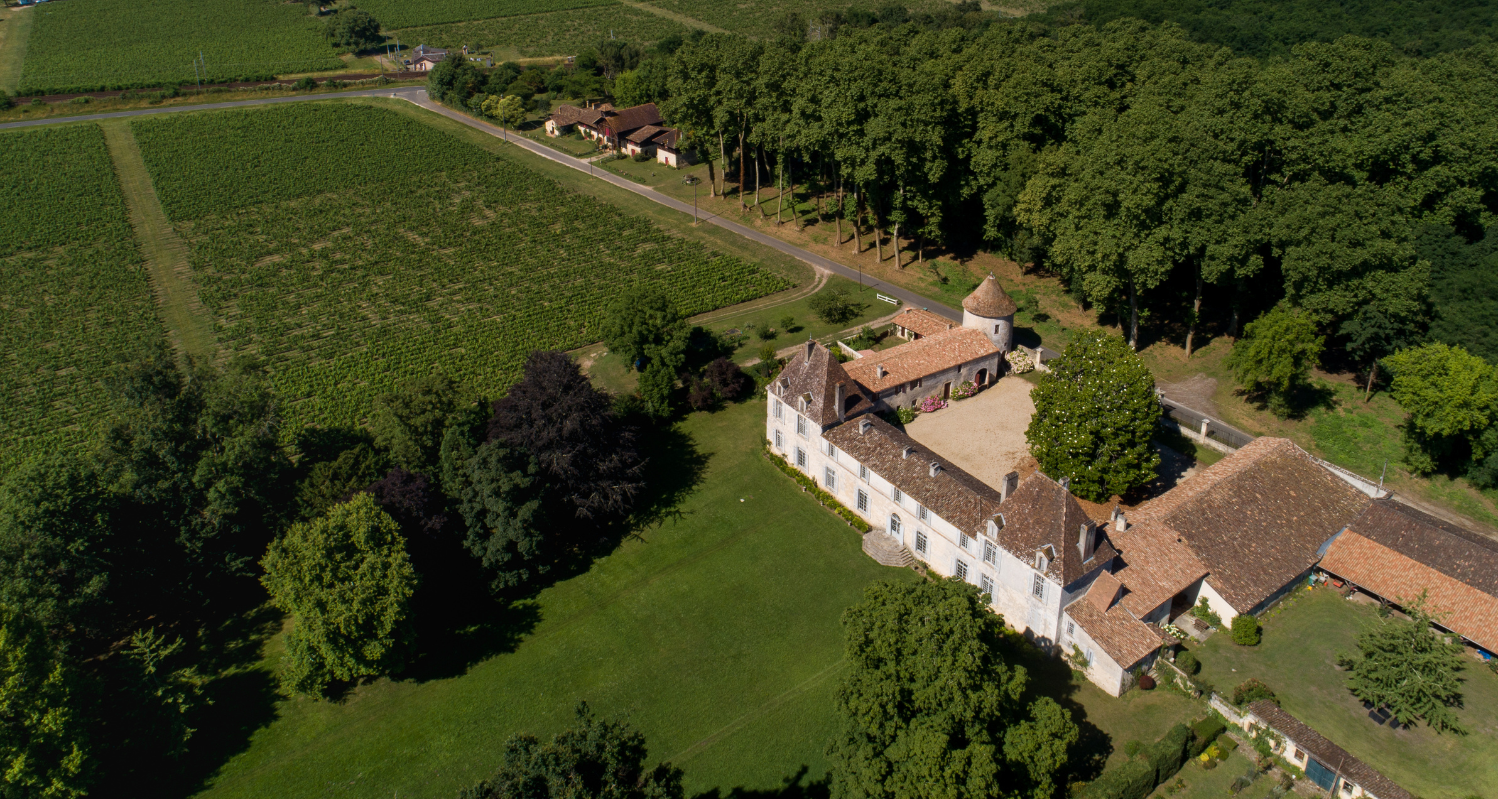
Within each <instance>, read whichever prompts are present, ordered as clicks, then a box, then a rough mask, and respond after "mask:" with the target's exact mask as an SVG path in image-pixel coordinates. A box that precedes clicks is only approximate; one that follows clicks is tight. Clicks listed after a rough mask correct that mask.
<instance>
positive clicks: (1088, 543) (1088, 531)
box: [1077, 524, 1092, 563]
mask: <svg viewBox="0 0 1498 799" xmlns="http://www.w3.org/2000/svg"><path fill="white" fill-rule="evenodd" d="M1077 549H1078V550H1080V551H1081V552H1082V562H1083V563H1086V562H1087V561H1088V560H1089V559H1091V558H1092V525H1090V524H1084V525H1082V533H1081V535H1079V536H1078V537H1077Z"/></svg>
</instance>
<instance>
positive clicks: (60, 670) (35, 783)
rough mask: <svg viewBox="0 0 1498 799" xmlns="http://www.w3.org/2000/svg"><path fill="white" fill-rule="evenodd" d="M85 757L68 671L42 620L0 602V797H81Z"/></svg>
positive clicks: (86, 774)
mask: <svg viewBox="0 0 1498 799" xmlns="http://www.w3.org/2000/svg"><path fill="white" fill-rule="evenodd" d="M88 756H89V752H88V747H87V742H86V741H85V740H84V738H83V733H82V730H81V729H80V725H79V722H78V719H77V716H76V713H75V710H74V699H73V678H72V674H71V672H70V671H69V670H68V668H67V667H66V666H65V665H64V664H63V662H62V658H61V657H60V656H59V654H58V652H57V650H56V649H55V648H54V647H53V646H52V644H51V643H50V642H49V641H48V640H47V637H46V632H45V631H43V630H42V628H41V625H39V624H37V623H36V622H35V621H33V620H31V619H28V618H26V617H25V616H22V615H21V614H20V613H17V612H16V611H15V610H13V609H11V608H7V607H3V606H0V796H4V797H6V798H7V799H9V798H10V797H16V798H17V799H20V798H21V797H33V796H35V797H49V798H50V797H56V799H72V798H73V797H79V796H83V795H85V794H86V793H87V788H88V784H89V782H90V776H91V763H90V761H89V759H88Z"/></svg>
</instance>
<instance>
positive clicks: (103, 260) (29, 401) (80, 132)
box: [0, 125, 164, 468]
mask: <svg viewBox="0 0 1498 799" xmlns="http://www.w3.org/2000/svg"><path fill="white" fill-rule="evenodd" d="M0 191H3V192H4V194H5V196H7V197H11V198H13V199H16V200H18V201H19V200H22V199H24V202H18V204H17V205H16V207H14V208H12V210H11V211H10V212H8V213H6V214H4V215H3V216H0V315H3V316H4V318H5V324H4V326H3V327H0V353H3V354H0V371H3V374H4V379H3V380H0V468H3V467H8V466H11V465H14V464H15V463H16V462H18V461H19V460H21V459H22V458H24V457H26V456H27V455H30V454H34V453H38V452H43V451H47V450H51V449H55V448H58V447H61V446H67V445H71V444H76V443H77V442H79V441H82V440H83V439H84V438H85V437H86V436H87V434H88V433H89V432H90V431H91V430H92V429H93V426H94V425H95V424H96V423H97V422H99V421H100V418H101V417H102V416H103V414H104V412H105V403H104V401H103V397H104V391H103V383H102V381H103V380H104V378H105V377H106V376H107V375H108V374H109V373H110V371H111V370H112V369H114V368H115V367H116V366H117V365H119V364H121V363H123V362H126V361H131V360H135V359H137V358H140V357H143V356H145V355H147V354H149V353H151V352H154V351H157V350H158V349H159V348H160V347H162V346H164V339H163V337H162V328H161V324H160V322H159V320H158V317H157V314H156V307H155V302H154V299H153V297H152V294H151V287H150V285H149V283H148V280H147V276H146V271H145V264H144V261H143V260H142V258H141V254H140V251H139V249H138V248H137V247H136V243H135V239H134V236H133V232H132V230H131V227H130V221H129V214H128V212H127V210H126V207H125V200H124V197H123V195H122V194H121V192H120V186H119V183H118V181H117V180H116V179H115V173H114V169H113V166H112V165H111V163H110V158H109V151H108V150H107V149H106V147H105V142H104V135H103V133H102V132H101V131H100V129H99V127H98V126H97V125H70V126H66V127H59V128H49V129H45V130H32V131H17V132H5V133H0Z"/></svg>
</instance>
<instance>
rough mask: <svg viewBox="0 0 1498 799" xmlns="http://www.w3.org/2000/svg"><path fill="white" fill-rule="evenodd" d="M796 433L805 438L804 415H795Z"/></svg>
mask: <svg viewBox="0 0 1498 799" xmlns="http://www.w3.org/2000/svg"><path fill="white" fill-rule="evenodd" d="M796 435H798V436H801V437H802V438H806V417H805V416H797V417H796Z"/></svg>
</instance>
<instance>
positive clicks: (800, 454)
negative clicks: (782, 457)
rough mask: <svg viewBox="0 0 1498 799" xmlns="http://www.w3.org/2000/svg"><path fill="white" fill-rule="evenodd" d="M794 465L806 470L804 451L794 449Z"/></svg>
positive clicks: (798, 448) (797, 448)
mask: <svg viewBox="0 0 1498 799" xmlns="http://www.w3.org/2000/svg"><path fill="white" fill-rule="evenodd" d="M796 465H797V466H799V467H801V468H802V469H805V468H806V450H804V449H802V448H800V447H796Z"/></svg>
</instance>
